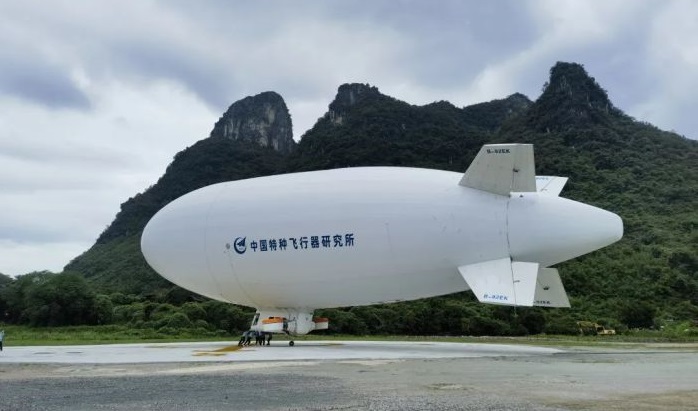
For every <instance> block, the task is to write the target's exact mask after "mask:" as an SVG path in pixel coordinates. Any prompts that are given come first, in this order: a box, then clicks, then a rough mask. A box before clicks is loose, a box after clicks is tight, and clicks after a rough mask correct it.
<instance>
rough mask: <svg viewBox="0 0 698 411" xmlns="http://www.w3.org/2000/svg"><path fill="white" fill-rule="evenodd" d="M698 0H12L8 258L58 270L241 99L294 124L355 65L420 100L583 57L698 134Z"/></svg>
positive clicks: (456, 94)
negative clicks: (269, 93)
mask: <svg viewBox="0 0 698 411" xmlns="http://www.w3.org/2000/svg"><path fill="white" fill-rule="evenodd" d="M696 22H698V2H695V1H690V0H685V1H680V0H679V1H665V0H657V1H643V0H632V1H631V0H627V1H612V0H603V1H595V2H594V1H587V0H579V1H575V0H540V1H505V0H502V1H491V2H489V1H488V2H484V1H479V0H473V1H439V2H434V1H427V0H425V1H398V0H371V1H363V2H361V1H359V2H349V1H319V0H318V1H312V2H311V1H293V2H289V1H281V0H279V1H271V0H270V1H254V2H242V1H241V2H230V1H224V0H220V1H214V0H212V1H197V2H192V1H176V0H175V1H172V0H167V1H165V0H162V1H158V0H125V1H99V0H90V1H87V0H84V1H81V0H77V1H76V0H65V1H61V0H55V1H51V2H46V1H39V0H21V1H20V0H17V1H12V0H0V273H5V274H10V275H18V274H23V273H27V272H31V271H34V270H45V269H47V270H52V271H61V270H62V268H63V266H64V265H65V264H66V263H67V262H68V261H69V260H71V259H72V258H74V257H75V256H77V255H79V254H80V253H82V252H83V251H85V250H86V249H87V248H89V247H90V246H91V245H92V244H93V242H94V240H95V239H96V238H97V236H98V235H99V234H100V232H101V231H102V230H103V229H104V228H105V227H106V226H107V225H108V224H109V223H110V222H111V221H112V220H113V218H114V216H115V214H116V213H117V212H118V210H119V205H120V204H121V203H122V202H124V201H125V200H127V199H128V198H129V197H131V196H133V195H135V194H136V193H138V192H141V191H143V190H144V189H146V188H147V187H148V186H150V185H152V184H153V183H154V182H155V181H156V180H157V178H158V177H159V176H160V175H162V173H163V172H164V170H165V167H166V166H167V164H168V163H169V162H170V161H171V159H172V157H173V156H174V154H175V153H177V152H178V151H180V150H182V149H184V148H185V147H187V146H189V145H191V144H193V143H194V142H196V141H197V140H199V139H201V138H204V137H206V136H207V135H208V133H209V132H210V130H211V128H212V126H213V123H214V122H215V121H216V120H217V119H218V117H219V116H220V115H221V114H222V113H223V112H224V111H225V110H226V109H227V107H228V106H229V105H230V104H231V103H233V102H234V101H236V100H239V99H240V98H243V97H245V96H248V95H253V94H257V93H259V92H262V91H266V90H274V91H277V92H278V93H280V94H281V95H282V96H283V97H284V98H285V100H286V102H287V104H288V106H289V109H290V111H291V115H292V117H293V122H294V135H295V138H296V139H298V138H300V136H301V135H302V134H303V132H304V131H305V130H307V129H308V128H310V127H311V126H312V125H313V123H314V122H315V121H316V120H317V118H318V117H320V116H322V114H323V113H324V112H325V111H326V109H327V105H328V104H329V103H330V101H331V100H332V98H333V97H334V95H335V93H336V89H337V87H338V86H339V85H340V84H342V83H346V82H363V83H370V84H372V85H376V86H378V87H379V89H380V90H381V91H382V92H383V93H385V94H388V95H392V96H394V97H397V98H399V99H402V100H405V101H407V102H409V103H412V104H425V103H429V102H432V101H436V100H449V101H451V102H452V103H454V104H456V105H459V106H463V105H468V104H472V103H477V102H481V101H487V100H491V99H495V98H502V97H505V96H507V95H509V94H511V93H514V92H517V91H518V92H522V93H524V94H526V95H528V96H529V98H531V99H535V98H537V97H538V95H539V94H540V91H541V87H542V85H543V83H544V82H545V81H546V79H547V76H548V70H549V69H550V67H551V66H552V65H553V64H554V63H555V62H556V61H574V62H579V63H582V64H584V66H585V67H586V68H587V70H588V71H589V72H590V74H591V75H592V76H594V77H595V78H596V79H597V81H598V82H599V83H600V84H601V85H602V86H603V87H604V88H606V89H607V90H608V92H609V95H610V97H611V99H612V100H613V101H614V103H615V104H616V105H617V106H618V107H620V108H621V109H623V110H624V111H626V112H627V113H628V114H630V115H632V116H634V117H635V118H637V119H640V120H643V121H648V122H651V123H654V124H655V125H657V126H659V127H660V128H663V129H667V130H675V131H676V132H678V133H680V134H682V135H685V136H687V137H689V138H698V116H697V115H696V114H695V110H696V107H698V74H697V73H698V24H696Z"/></svg>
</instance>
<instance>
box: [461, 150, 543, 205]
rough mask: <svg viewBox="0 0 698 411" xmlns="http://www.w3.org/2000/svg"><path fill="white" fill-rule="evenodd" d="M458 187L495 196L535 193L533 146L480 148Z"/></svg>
mask: <svg viewBox="0 0 698 411" xmlns="http://www.w3.org/2000/svg"><path fill="white" fill-rule="evenodd" d="M459 184H460V185H462V186H464V187H470V188H475V189H478V190H483V191H488V192H490V193H494V194H499V195H509V193H511V192H512V191H514V192H535V191H536V172H535V163H534V160H533V145H531V144H487V145H484V146H483V147H482V148H481V149H480V152H479V153H478V154H477V156H476V157H475V159H474V160H473V162H472V163H471V164H470V167H468V170H466V172H465V174H464V175H463V178H462V179H461V180H460V183H459Z"/></svg>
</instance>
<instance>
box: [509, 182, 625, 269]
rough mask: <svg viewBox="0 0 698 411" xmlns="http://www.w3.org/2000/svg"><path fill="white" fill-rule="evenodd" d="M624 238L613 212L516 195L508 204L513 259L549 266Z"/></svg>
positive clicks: (564, 201)
mask: <svg viewBox="0 0 698 411" xmlns="http://www.w3.org/2000/svg"><path fill="white" fill-rule="evenodd" d="M621 237H623V221H622V220H621V219H620V217H619V216H618V215H616V214H614V213H611V212H609V211H606V210H602V209H600V208H597V207H593V206H590V205H587V204H583V203H578V202H576V201H572V200H568V199H565V198H560V197H552V196H544V195H538V194H529V193H524V194H516V195H514V197H512V199H511V201H510V205H509V251H510V254H511V255H512V257H513V258H514V259H515V260H519V261H534V262H539V263H541V265H543V266H544V267H545V266H549V265H553V264H557V263H559V262H562V261H567V260H569V259H572V258H574V257H578V256H580V255H584V254H587V253H590V252H592V251H594V250H598V249H599V248H602V247H605V246H607V245H610V244H613V243H615V242H616V241H618V240H620V239H621Z"/></svg>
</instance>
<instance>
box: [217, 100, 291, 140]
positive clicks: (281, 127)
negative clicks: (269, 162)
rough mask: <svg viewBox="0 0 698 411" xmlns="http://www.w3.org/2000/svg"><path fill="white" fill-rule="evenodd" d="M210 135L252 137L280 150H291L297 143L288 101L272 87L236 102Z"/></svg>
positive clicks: (244, 138)
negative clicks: (294, 138) (287, 104)
mask: <svg viewBox="0 0 698 411" xmlns="http://www.w3.org/2000/svg"><path fill="white" fill-rule="evenodd" d="M211 138H227V139H230V140H242V141H251V142H255V143H257V144H259V145H260V146H262V147H273V148H274V149H275V150H276V151H278V152H281V153H289V152H290V151H291V150H292V149H293V147H294V145H295V142H294V141H293V126H292V123H291V115H290V114H289V112H288V107H286V102H284V99H283V98H282V97H281V96H280V95H279V94H277V93H275V92H273V91H265V92H263V93H260V94H257V95H256V96H250V97H245V98H243V99H242V100H239V101H236V102H235V103H233V104H232V105H231V106H230V108H228V110H227V111H226V112H225V113H224V114H223V116H221V118H220V119H219V120H218V121H217V122H216V124H215V125H214V126H213V130H212V131H211Z"/></svg>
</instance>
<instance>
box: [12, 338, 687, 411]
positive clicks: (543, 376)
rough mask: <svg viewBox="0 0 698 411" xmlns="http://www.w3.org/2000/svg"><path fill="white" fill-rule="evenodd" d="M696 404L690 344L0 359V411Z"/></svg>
mask: <svg viewBox="0 0 698 411" xmlns="http://www.w3.org/2000/svg"><path fill="white" fill-rule="evenodd" d="M609 347H612V348H609ZM211 353H213V354H211ZM696 404H698V345H695V344H693V345H671V346H669V345H661V344H657V345H622V346H617V347H615V346H611V345H609V346H605V347H602V348H598V347H597V348H588V347H561V348H547V347H532V346H527V345H516V344H512V345H501V344H492V345H490V344H456V343H412V342H405V343H400V342H310V341H303V342H298V343H297V345H296V346H295V347H288V345H286V344H284V343H283V342H278V344H277V345H272V346H271V347H266V346H265V347H249V348H243V349H237V346H236V345H235V346H232V345H229V344H225V343H185V344H126V345H109V346H64V347H9V348H8V349H7V350H6V351H4V352H3V353H0V410H2V411H5V410H8V411H9V410H25V409H30V410H94V409H99V410H140V409H147V410H193V409H201V410H230V409H241V410H252V409H271V410H297V409H312V410H339V409H341V410H354V409H356V410H425V409H426V410H429V409H434V410H481V409H484V410H587V409H589V410H628V409H633V410H696V409H698V406H697V405H696Z"/></svg>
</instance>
